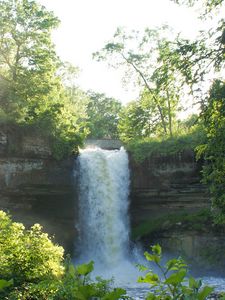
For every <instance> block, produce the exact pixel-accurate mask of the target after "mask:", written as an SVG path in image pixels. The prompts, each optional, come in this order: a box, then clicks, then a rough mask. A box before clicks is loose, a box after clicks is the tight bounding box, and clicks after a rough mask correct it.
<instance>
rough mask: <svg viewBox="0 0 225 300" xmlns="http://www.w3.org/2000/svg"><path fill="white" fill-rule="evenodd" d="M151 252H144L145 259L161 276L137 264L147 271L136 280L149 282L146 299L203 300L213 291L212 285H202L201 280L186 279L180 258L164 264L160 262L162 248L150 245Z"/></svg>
mask: <svg viewBox="0 0 225 300" xmlns="http://www.w3.org/2000/svg"><path fill="white" fill-rule="evenodd" d="M151 249H152V253H149V252H147V251H146V252H145V253H144V255H145V258H146V260H147V261H150V262H153V263H154V264H155V265H156V266H157V267H158V269H159V272H161V277H160V276H159V275H158V274H156V273H154V272H153V271H152V270H151V269H149V267H146V266H143V265H139V269H140V270H141V271H145V272H146V271H147V272H146V274H145V275H144V276H142V277H139V279H138V282H144V283H148V284H150V289H151V290H153V292H149V294H148V296H147V300H172V299H176V300H205V299H206V298H207V297H208V296H209V294H211V292H212V291H213V288H212V287H209V286H204V287H202V282H201V280H195V279H194V278H193V277H189V279H187V271H188V270H187V265H186V264H185V262H184V261H183V260H182V258H178V259H170V260H168V261H167V263H166V264H165V266H164V265H163V264H162V262H161V260H162V249H161V247H160V246H159V245H154V246H152V247H151Z"/></svg>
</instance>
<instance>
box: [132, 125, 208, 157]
mask: <svg viewBox="0 0 225 300" xmlns="http://www.w3.org/2000/svg"><path fill="white" fill-rule="evenodd" d="M204 140H205V135H204V132H202V130H201V129H196V130H195V131H193V132H191V133H189V134H184V135H180V136H174V137H172V138H167V139H164V140H163V139H159V138H146V139H140V140H131V141H129V142H128V143H127V144H126V148H127V150H128V151H130V152H131V154H132V157H133V158H134V159H135V160H136V161H138V162H142V161H144V160H145V159H148V158H150V157H151V156H153V155H172V154H176V153H180V152H183V151H185V150H193V151H194V150H195V148H196V147H197V146H198V145H199V144H201V143H202V142H204Z"/></svg>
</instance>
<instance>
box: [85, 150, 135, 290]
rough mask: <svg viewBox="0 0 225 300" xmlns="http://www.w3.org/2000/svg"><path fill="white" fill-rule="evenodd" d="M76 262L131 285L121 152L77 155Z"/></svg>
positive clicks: (124, 167)
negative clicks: (78, 241) (77, 218)
mask: <svg viewBox="0 0 225 300" xmlns="http://www.w3.org/2000/svg"><path fill="white" fill-rule="evenodd" d="M79 169H80V172H79V186H80V192H79V198H80V199H79V224H80V225H79V231H80V243H79V244H80V246H79V252H80V253H81V255H80V259H79V260H80V261H81V262H87V261H90V260H93V261H94V262H95V274H97V275H101V276H102V277H104V278H111V277H115V279H116V280H118V281H119V282H120V283H123V284H126V283H128V282H130V281H133V282H135V281H136V280H137V277H138V272H137V269H136V268H135V267H134V264H133V262H132V256H133V255H132V254H131V250H130V242H129V228H130V226H129V218H128V207H129V202H128V194H129V180H130V179H129V168H128V156H127V153H126V151H125V150H124V149H121V150H111V151H108V150H102V149H100V148H94V149H93V148H92V149H91V148H90V149H86V150H83V151H82V152H81V154H80V156H79Z"/></svg>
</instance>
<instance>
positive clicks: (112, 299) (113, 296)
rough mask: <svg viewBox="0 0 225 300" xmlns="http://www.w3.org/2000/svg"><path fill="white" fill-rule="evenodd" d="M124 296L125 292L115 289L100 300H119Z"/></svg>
mask: <svg viewBox="0 0 225 300" xmlns="http://www.w3.org/2000/svg"><path fill="white" fill-rule="evenodd" d="M124 295H126V290H124V289H121V288H116V289H114V290H113V291H112V292H110V293H108V294H107V295H105V296H104V297H103V298H102V300H117V299H121V297H122V296H124Z"/></svg>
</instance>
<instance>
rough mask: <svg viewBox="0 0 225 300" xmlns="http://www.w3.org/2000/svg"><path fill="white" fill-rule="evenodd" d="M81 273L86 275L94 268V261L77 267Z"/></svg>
mask: <svg viewBox="0 0 225 300" xmlns="http://www.w3.org/2000/svg"><path fill="white" fill-rule="evenodd" d="M76 270H77V273H78V274H79V275H83V276H86V275H88V274H89V273H91V272H92V271H93V270H94V262H93V261H90V262H89V263H88V264H82V265H79V266H77V267H76Z"/></svg>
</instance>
